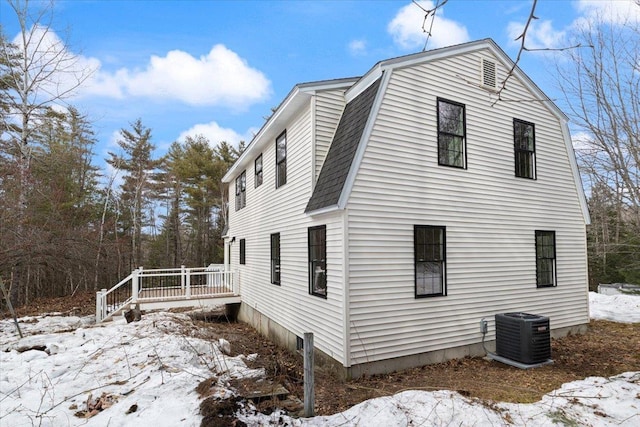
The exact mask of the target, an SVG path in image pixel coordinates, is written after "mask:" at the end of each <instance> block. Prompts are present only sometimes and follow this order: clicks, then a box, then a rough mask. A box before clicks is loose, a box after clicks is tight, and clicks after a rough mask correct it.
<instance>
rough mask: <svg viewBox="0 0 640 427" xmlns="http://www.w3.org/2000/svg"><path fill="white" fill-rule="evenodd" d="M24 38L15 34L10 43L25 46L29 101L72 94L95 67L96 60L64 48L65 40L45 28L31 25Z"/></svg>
mask: <svg viewBox="0 0 640 427" xmlns="http://www.w3.org/2000/svg"><path fill="white" fill-rule="evenodd" d="M25 40H26V41H23V38H22V36H21V35H20V34H18V35H16V37H15V38H14V39H13V44H14V45H16V46H17V47H18V48H19V49H20V50H22V49H24V46H25V45H26V56H27V60H28V61H29V66H28V67H29V69H28V72H29V74H30V75H31V78H32V79H33V81H35V82H36V85H35V86H34V91H33V92H32V96H33V98H32V99H30V102H42V101H45V102H46V101H49V100H51V101H55V100H57V99H66V98H70V97H72V96H73V95H75V94H77V93H78V92H79V90H80V88H81V85H82V84H84V82H86V81H87V80H88V78H90V76H91V74H92V73H93V72H94V71H95V70H96V69H97V68H98V67H99V61H98V60H96V59H93V58H86V57H84V56H82V55H76V54H74V53H73V52H70V51H69V50H67V49H66V45H65V42H64V41H63V40H62V39H61V38H60V37H58V35H57V34H56V33H55V32H54V31H53V30H51V29H49V28H47V27H42V26H39V25H35V26H34V27H33V28H32V29H31V30H30V31H29V32H27V33H26V35H25Z"/></svg>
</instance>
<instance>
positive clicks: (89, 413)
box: [74, 393, 138, 418]
mask: <svg viewBox="0 0 640 427" xmlns="http://www.w3.org/2000/svg"><path fill="white" fill-rule="evenodd" d="M117 400H118V398H117V397H116V396H114V395H113V394H108V393H102V394H101V395H100V397H97V398H95V399H94V398H93V393H89V396H88V397H87V401H86V409H84V410H81V411H78V412H76V413H75V414H74V415H75V416H76V417H78V418H91V417H94V416H96V415H98V414H99V413H100V412H102V411H104V410H105V409H107V408H110V407H111V406H113V404H114V403H116V401H117ZM134 406H136V409H134V410H133V411H132V412H135V411H136V410H137V409H138V408H137V405H134ZM129 409H131V408H129ZM128 413H129V412H127V414H128Z"/></svg>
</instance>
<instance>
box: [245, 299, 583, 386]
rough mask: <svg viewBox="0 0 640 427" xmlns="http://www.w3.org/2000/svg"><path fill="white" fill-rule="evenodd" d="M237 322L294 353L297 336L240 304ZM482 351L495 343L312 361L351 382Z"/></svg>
mask: <svg viewBox="0 0 640 427" xmlns="http://www.w3.org/2000/svg"><path fill="white" fill-rule="evenodd" d="M238 320H240V321H241V322H245V323H248V324H249V325H251V326H253V327H254V328H255V329H256V330H257V331H258V332H260V333H261V334H262V335H264V336H266V337H267V338H269V339H270V340H271V341H273V342H274V343H276V344H277V345H279V346H281V347H284V348H286V349H288V350H290V351H292V352H295V351H296V350H297V348H296V345H297V339H298V337H297V335H295V334H294V333H292V332H291V331H289V330H288V329H286V328H285V327H284V326H282V325H280V324H278V323H277V322H274V321H273V320H271V319H270V318H268V317H267V316H265V315H263V314H262V313H260V312H259V311H258V310H255V309H254V308H252V307H250V306H249V305H247V304H245V303H242V304H241V306H240V311H239V313H238ZM586 331H587V325H578V326H571V327H566V328H559V329H553V330H552V331H551V338H561V337H564V336H566V335H573V334H584V333H585V332H586ZM300 338H302V337H300ZM485 347H486V349H487V350H488V351H495V341H493V340H492V341H486V342H485V345H484V347H483V345H482V343H481V342H479V343H475V344H470V345H463V346H459V347H452V348H447V349H443V350H435V351H429V352H426V353H419V354H412V355H410V356H402V357H395V358H393V359H385V360H379V361H375V362H366V363H360V364H356V365H353V366H351V367H345V366H343V365H342V363H340V362H338V361H337V360H335V359H333V358H332V357H330V356H329V355H327V354H326V353H324V352H322V351H320V350H318V349H317V348H316V349H315V353H314V357H315V361H316V366H318V367H320V368H321V369H323V370H324V371H328V372H331V373H333V374H334V375H336V376H337V377H339V378H342V379H353V378H359V377H362V376H369V375H376V374H386V373H390V372H395V371H402V370H405V369H410V368H416V367H419V366H424V365H431V364H434V363H442V362H446V361H447V360H451V359H461V358H464V357H482V356H485V355H486V351H485Z"/></svg>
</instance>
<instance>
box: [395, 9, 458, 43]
mask: <svg viewBox="0 0 640 427" xmlns="http://www.w3.org/2000/svg"><path fill="white" fill-rule="evenodd" d="M418 3H419V4H420V6H422V7H423V8H424V9H427V10H428V9H432V8H433V7H434V4H433V2H432V1H419V2H418ZM424 15H425V13H424V11H423V10H421V9H420V8H419V7H418V6H416V5H415V4H413V3H410V4H408V5H406V6H404V7H403V8H402V9H400V10H399V11H398V13H397V14H396V16H395V17H394V18H393V20H392V21H391V22H390V23H389V25H388V26H387V31H388V32H389V34H391V36H392V37H393V40H394V42H395V43H396V44H397V45H398V46H400V47H401V48H403V49H407V50H410V49H416V48H420V49H422V48H423V47H424V44H425V41H426V39H427V34H426V33H425V32H424V31H423V30H422V24H423V22H424ZM430 20H431V18H429V19H428V20H427V23H426V25H427V26H430V24H429V22H430ZM428 29H429V28H427V30H428ZM469 40H470V38H469V33H468V32H467V28H466V27H465V26H464V25H462V24H460V23H458V22H456V21H452V20H450V19H446V18H445V17H444V8H441V9H438V11H437V12H436V16H435V19H434V22H433V27H432V28H431V38H430V39H429V44H428V47H429V48H439V47H444V46H451V45H454V44H459V43H464V42H467V41H469Z"/></svg>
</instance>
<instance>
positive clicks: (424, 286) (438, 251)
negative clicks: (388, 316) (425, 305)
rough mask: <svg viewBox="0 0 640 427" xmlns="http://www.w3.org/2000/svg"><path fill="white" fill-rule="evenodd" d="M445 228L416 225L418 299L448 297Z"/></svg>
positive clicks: (415, 253)
mask: <svg viewBox="0 0 640 427" xmlns="http://www.w3.org/2000/svg"><path fill="white" fill-rule="evenodd" d="M445 231H446V230H445V227H435V226H430V225H415V226H414V227H413V246H414V262H415V276H416V277H415V279H416V298H420V297H431V296H438V295H446V294H447V288H446V258H447V257H446V248H445Z"/></svg>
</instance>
